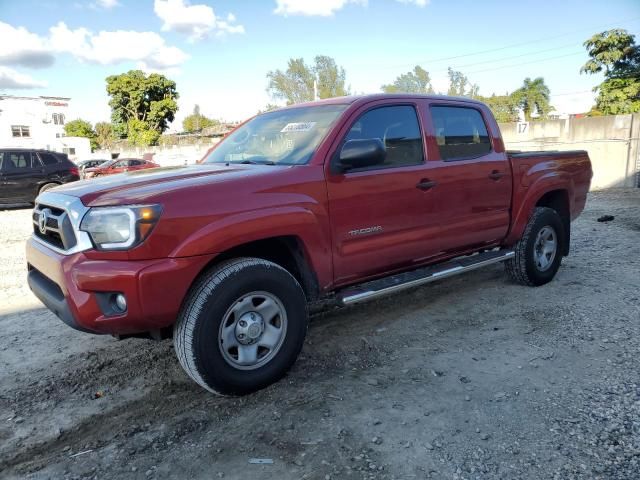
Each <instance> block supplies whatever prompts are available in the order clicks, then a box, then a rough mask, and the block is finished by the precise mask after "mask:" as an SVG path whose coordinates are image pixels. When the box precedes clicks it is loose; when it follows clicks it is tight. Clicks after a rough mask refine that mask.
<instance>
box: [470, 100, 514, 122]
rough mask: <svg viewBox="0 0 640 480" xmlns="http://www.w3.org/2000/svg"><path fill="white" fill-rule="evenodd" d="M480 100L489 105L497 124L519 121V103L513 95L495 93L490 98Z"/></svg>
mask: <svg viewBox="0 0 640 480" xmlns="http://www.w3.org/2000/svg"><path fill="white" fill-rule="evenodd" d="M478 99H479V100H481V101H483V102H484V103H486V104H487V106H488V107H489V108H490V109H491V111H492V112H493V115H494V117H496V121H497V122H500V123H508V122H517V121H518V101H517V99H516V98H514V96H513V95H508V94H507V95H496V94H495V93H494V94H493V95H491V96H490V97H478Z"/></svg>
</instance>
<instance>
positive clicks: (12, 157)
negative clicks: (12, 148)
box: [7, 152, 31, 170]
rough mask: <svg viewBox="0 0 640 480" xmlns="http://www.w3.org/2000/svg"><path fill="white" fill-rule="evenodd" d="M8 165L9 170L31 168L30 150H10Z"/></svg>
mask: <svg viewBox="0 0 640 480" xmlns="http://www.w3.org/2000/svg"><path fill="white" fill-rule="evenodd" d="M7 156H8V157H9V158H8V160H9V165H8V167H9V168H10V169H11V170H28V169H30V168H31V152H11V153H9V154H8V155H7Z"/></svg>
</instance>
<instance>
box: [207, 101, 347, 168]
mask: <svg viewBox="0 0 640 480" xmlns="http://www.w3.org/2000/svg"><path fill="white" fill-rule="evenodd" d="M346 108H347V105H319V106H313V107H300V108H291V109H286V110H277V111H275V112H268V113H264V114H262V115H258V116H257V117H255V118H253V119H251V120H249V121H248V122H247V123H245V124H244V125H242V126H241V127H239V128H238V129H237V130H236V131H235V132H233V133H232V134H230V135H229V136H228V137H226V138H225V139H224V140H223V141H222V142H220V144H218V146H217V147H216V148H215V149H214V150H212V151H211V153H209V155H208V156H207V157H206V158H205V160H204V163H252V164H253V163H255V164H260V165H302V164H305V163H307V162H308V161H309V160H310V159H311V156H312V155H313V153H314V152H315V150H316V148H317V147H318V144H319V143H320V142H321V141H322V139H323V138H324V136H325V135H326V133H327V131H328V130H329V128H330V127H331V125H332V124H333V122H334V121H335V120H336V119H337V118H338V116H339V115H340V114H341V113H342V112H343V111H344V110H345V109H346Z"/></svg>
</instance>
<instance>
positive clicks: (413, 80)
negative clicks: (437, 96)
mask: <svg viewBox="0 0 640 480" xmlns="http://www.w3.org/2000/svg"><path fill="white" fill-rule="evenodd" d="M381 88H382V91H383V92H384V93H433V86H432V85H431V77H430V76H429V72H427V71H426V70H425V69H424V68H422V67H421V66H420V65H416V66H415V67H414V68H413V71H411V72H407V73H403V74H402V75H400V76H398V77H397V78H396V79H395V80H394V81H393V83H390V84H388V85H382V87H381Z"/></svg>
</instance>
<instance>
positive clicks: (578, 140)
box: [93, 114, 640, 190]
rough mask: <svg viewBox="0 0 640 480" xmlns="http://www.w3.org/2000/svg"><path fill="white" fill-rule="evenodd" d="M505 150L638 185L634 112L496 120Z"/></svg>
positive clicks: (171, 152) (181, 148) (169, 157)
mask: <svg viewBox="0 0 640 480" xmlns="http://www.w3.org/2000/svg"><path fill="white" fill-rule="evenodd" d="M500 129H501V130H502V135H503V138H504V141H505V144H506V146H507V149H509V150H586V151H587V152H589V157H590V158H591V162H592V165H593V174H594V175H593V180H592V182H591V189H592V190H599V189H604V188H616V187H633V186H637V185H638V175H639V173H638V172H640V145H639V143H640V142H639V138H640V114H634V115H615V116H606V117H589V118H577V119H576V118H574V119H568V120H546V121H542V122H531V123H530V124H529V125H528V128H527V129H526V131H525V132H524V133H518V125H517V124H516V123H503V124H500ZM218 141H219V140H218V139H209V140H207V142H203V143H201V144H196V145H174V146H167V147H148V148H129V149H124V150H117V151H116V150H114V151H113V152H94V154H93V156H94V157H96V158H109V157H110V154H111V153H119V155H120V157H121V158H124V157H136V158H142V156H143V155H144V154H149V153H153V154H154V156H153V160H154V161H155V162H157V163H159V164H160V165H186V164H193V163H195V162H196V161H197V160H199V159H200V158H202V157H203V156H204V154H205V153H206V152H207V150H208V149H209V148H211V146H212V145H213V144H215V143H216V142H218Z"/></svg>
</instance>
